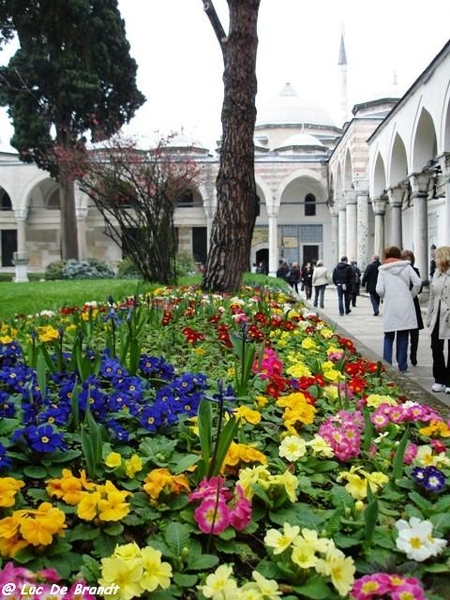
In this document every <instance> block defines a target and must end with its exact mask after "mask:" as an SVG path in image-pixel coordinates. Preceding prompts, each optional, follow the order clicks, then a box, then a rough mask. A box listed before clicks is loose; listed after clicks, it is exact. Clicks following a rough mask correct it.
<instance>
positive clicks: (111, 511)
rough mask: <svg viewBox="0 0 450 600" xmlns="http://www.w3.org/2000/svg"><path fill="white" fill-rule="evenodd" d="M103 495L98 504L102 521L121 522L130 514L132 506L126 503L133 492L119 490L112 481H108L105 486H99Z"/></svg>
mask: <svg viewBox="0 0 450 600" xmlns="http://www.w3.org/2000/svg"><path fill="white" fill-rule="evenodd" d="M97 489H98V490H100V491H101V493H102V495H101V497H100V499H99V500H98V502H97V506H98V513H99V514H98V516H99V518H100V519H101V520H102V521H120V519H123V517H126V515H127V514H128V513H129V512H130V505H129V504H128V503H127V502H125V498H126V497H127V496H132V495H133V494H132V493H131V492H127V491H125V490H118V489H117V488H116V486H115V485H114V484H113V483H112V481H109V480H106V482H105V485H103V486H97Z"/></svg>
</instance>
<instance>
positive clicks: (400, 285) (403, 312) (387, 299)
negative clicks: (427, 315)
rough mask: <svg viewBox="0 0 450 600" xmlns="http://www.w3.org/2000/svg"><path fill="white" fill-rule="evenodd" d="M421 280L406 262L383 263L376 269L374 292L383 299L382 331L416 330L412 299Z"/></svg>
mask: <svg viewBox="0 0 450 600" xmlns="http://www.w3.org/2000/svg"><path fill="white" fill-rule="evenodd" d="M421 287H422V280H421V279H420V277H419V276H418V275H417V273H416V272H415V271H414V269H413V268H412V267H411V264H410V262H409V261H408V260H395V261H389V262H385V263H383V264H382V265H381V267H380V268H379V269H378V279H377V286H376V291H377V294H379V296H380V297H381V298H383V331H404V330H405V329H417V317H416V309H415V308H414V302H413V298H414V296H417V294H418V293H419V291H420V288H421Z"/></svg>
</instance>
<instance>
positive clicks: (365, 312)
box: [300, 286, 450, 416]
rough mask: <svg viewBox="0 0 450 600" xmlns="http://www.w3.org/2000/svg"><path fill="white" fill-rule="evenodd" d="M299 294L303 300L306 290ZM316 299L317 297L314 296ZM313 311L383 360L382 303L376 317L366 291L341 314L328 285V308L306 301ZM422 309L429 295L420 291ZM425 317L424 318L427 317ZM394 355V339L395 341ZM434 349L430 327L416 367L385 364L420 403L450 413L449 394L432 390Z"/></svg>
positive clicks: (369, 354) (422, 335) (424, 333)
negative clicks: (403, 369) (404, 370)
mask: <svg viewBox="0 0 450 600" xmlns="http://www.w3.org/2000/svg"><path fill="white" fill-rule="evenodd" d="M300 296H301V297H302V298H303V299H304V294H303V292H302V293H301V294H300ZM313 298H314V296H313ZM305 302H306V304H307V305H309V306H311V307H312V309H313V310H314V311H317V312H318V314H319V315H320V316H321V317H323V318H324V319H325V320H327V321H328V322H331V323H333V324H335V325H336V327H337V329H338V330H340V332H342V333H343V334H344V335H346V336H347V337H350V338H352V339H353V341H354V343H355V345H356V347H357V348H358V350H359V351H360V352H361V353H362V354H364V356H366V357H367V358H370V359H371V360H376V361H378V360H380V359H381V360H382V358H383V356H382V355H383V316H382V312H383V306H382V305H381V307H380V308H381V310H380V314H379V316H378V317H374V316H373V310H372V305H371V303H370V298H369V296H368V295H367V294H365V293H364V292H363V294H362V295H361V296H359V297H358V298H357V302H356V307H354V308H353V307H352V312H351V313H350V314H349V315H346V316H344V317H341V316H340V315H339V310H338V302H337V292H336V289H335V287H334V286H327V288H326V292H325V308H324V309H317V308H314V307H313V305H312V302H310V301H306V300H305ZM421 302H422V312H423V313H424V317H425V313H426V307H427V296H426V295H425V294H424V293H423V294H421ZM424 320H425V318H424ZM394 356H395V342H394ZM431 363H432V361H431V348H430V332H429V330H428V329H427V328H425V329H422V330H421V331H420V337H419V348H418V353H417V366H416V367H413V366H411V365H409V366H408V372H407V373H406V374H404V375H402V374H400V372H399V371H398V365H397V364H395V363H394V365H393V366H392V367H391V366H390V365H388V364H387V363H385V364H386V367H387V368H388V369H389V371H390V373H391V374H392V376H393V377H395V379H396V381H398V382H399V383H400V385H401V384H402V382H403V383H404V385H405V389H406V388H407V390H408V396H409V397H411V395H413V396H416V399H417V401H418V402H424V403H427V404H430V405H435V406H437V407H438V408H439V407H440V408H444V407H445V410H444V412H445V413H449V416H450V411H449V409H450V394H443V393H440V394H434V393H432V392H431V386H432V384H433V383H434V379H433V376H432V369H431Z"/></svg>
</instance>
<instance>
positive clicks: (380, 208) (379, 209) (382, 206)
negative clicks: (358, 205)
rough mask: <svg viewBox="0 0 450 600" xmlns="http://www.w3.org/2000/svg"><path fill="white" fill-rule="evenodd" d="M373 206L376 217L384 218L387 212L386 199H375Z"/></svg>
mask: <svg viewBox="0 0 450 600" xmlns="http://www.w3.org/2000/svg"><path fill="white" fill-rule="evenodd" d="M372 204H373V211H374V213H375V215H382V216H384V214H385V212H386V198H374V199H373V200H372Z"/></svg>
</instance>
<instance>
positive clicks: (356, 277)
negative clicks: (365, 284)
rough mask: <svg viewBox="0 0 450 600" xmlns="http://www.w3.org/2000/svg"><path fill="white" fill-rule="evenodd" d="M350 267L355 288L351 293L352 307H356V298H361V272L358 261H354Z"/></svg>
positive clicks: (353, 287)
mask: <svg viewBox="0 0 450 600" xmlns="http://www.w3.org/2000/svg"><path fill="white" fill-rule="evenodd" d="M350 266H351V268H352V269H353V286H352V292H351V299H352V306H356V298H357V297H358V296H359V291H360V286H361V271H360V268H359V267H358V263H357V262H356V260H352V261H351V263H350Z"/></svg>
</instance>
